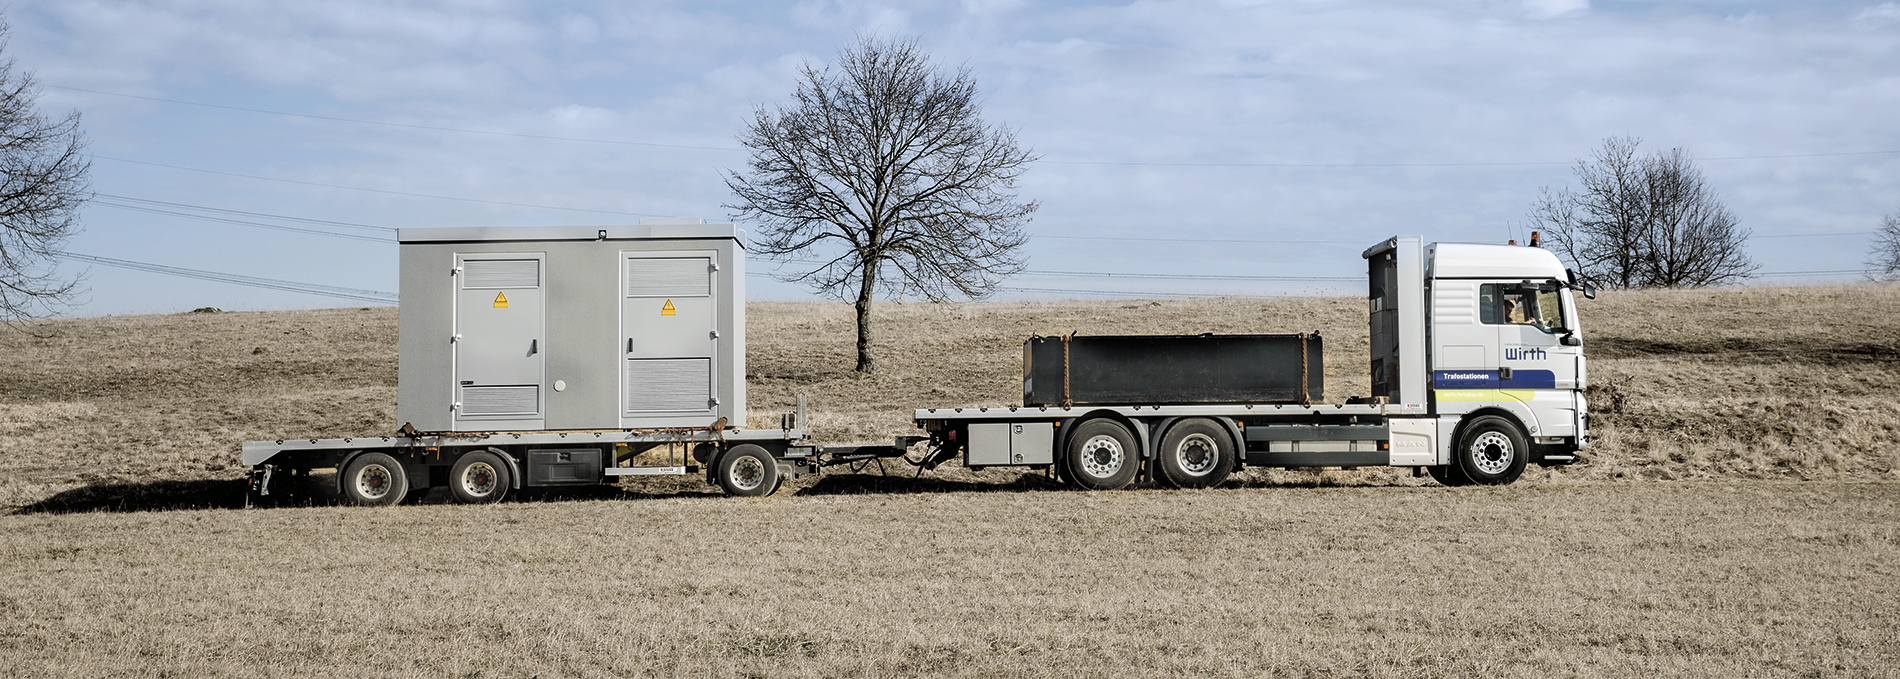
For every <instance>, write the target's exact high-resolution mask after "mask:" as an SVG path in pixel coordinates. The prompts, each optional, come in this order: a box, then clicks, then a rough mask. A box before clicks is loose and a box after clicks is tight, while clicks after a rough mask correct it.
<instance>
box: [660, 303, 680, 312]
mask: <svg viewBox="0 0 1900 679" xmlns="http://www.w3.org/2000/svg"><path fill="white" fill-rule="evenodd" d="M660 315H661V316H678V315H680V312H679V310H678V309H674V308H673V300H670V299H669V300H666V306H663V307H660Z"/></svg>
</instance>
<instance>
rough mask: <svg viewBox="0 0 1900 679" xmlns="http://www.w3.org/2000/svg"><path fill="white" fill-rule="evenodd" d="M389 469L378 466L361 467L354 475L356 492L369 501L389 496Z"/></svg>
mask: <svg viewBox="0 0 1900 679" xmlns="http://www.w3.org/2000/svg"><path fill="white" fill-rule="evenodd" d="M389 485H390V479H389V469H387V468H385V467H383V466H382V465H380V464H372V465H369V466H366V467H363V470H362V471H360V472H357V474H356V492H357V493H358V494H360V495H362V496H363V497H366V498H369V499H371V500H374V499H377V498H380V497H382V496H384V495H388V494H389Z"/></svg>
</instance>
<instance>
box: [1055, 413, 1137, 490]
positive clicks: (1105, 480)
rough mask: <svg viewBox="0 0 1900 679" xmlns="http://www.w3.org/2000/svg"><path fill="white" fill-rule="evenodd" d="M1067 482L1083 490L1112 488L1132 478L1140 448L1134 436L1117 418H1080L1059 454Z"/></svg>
mask: <svg viewBox="0 0 1900 679" xmlns="http://www.w3.org/2000/svg"><path fill="white" fill-rule="evenodd" d="M1062 464H1063V466H1065V467H1066V470H1065V471H1067V472H1068V474H1069V482H1070V483H1074V484H1075V485H1076V487H1078V488H1081V489H1083V490H1116V489H1118V488H1124V487H1126V486H1127V485H1128V484H1129V483H1130V482H1132V481H1134V480H1135V472H1136V471H1137V470H1138V469H1139V468H1140V467H1141V451H1140V449H1138V448H1136V447H1135V436H1134V434H1130V433H1129V432H1128V428H1127V427H1124V426H1122V424H1121V423H1120V422H1116V421H1114V420H1109V419H1094V420H1089V421H1087V422H1083V423H1082V424H1081V426H1078V427H1076V428H1075V432H1074V433H1071V434H1069V448H1068V450H1067V451H1065V452H1064V454H1063V456H1062Z"/></svg>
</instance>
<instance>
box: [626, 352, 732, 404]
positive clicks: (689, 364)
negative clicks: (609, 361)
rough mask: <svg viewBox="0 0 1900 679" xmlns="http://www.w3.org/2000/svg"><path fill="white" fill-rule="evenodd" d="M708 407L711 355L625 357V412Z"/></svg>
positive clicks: (710, 397)
mask: <svg viewBox="0 0 1900 679" xmlns="http://www.w3.org/2000/svg"><path fill="white" fill-rule="evenodd" d="M711 408H712V360H711V359H706V358H637V359H631V360H628V361H627V412H630V413H637V412H654V411H677V410H708V409H711Z"/></svg>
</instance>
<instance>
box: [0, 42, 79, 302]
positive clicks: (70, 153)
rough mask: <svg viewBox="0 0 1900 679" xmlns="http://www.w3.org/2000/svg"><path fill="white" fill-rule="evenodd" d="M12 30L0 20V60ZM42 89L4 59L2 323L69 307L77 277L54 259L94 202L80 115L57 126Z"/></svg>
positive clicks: (0, 93) (0, 74)
mask: <svg viewBox="0 0 1900 679" xmlns="http://www.w3.org/2000/svg"><path fill="white" fill-rule="evenodd" d="M6 33H7V24H6V21H5V20H4V19H0V54H3V53H4V52H5V50H6V37H5V36H6ZM38 100H39V85H38V83H37V82H35V81H34V79H33V75H32V74H31V73H16V72H15V71H14V69H13V60H12V59H0V322H6V323H15V322H18V321H23V320H29V319H33V318H40V317H44V316H47V315H50V314H51V313H52V312H53V310H54V308H55V307H56V306H57V305H61V304H64V303H66V302H67V300H68V299H69V298H70V297H71V296H72V294H73V292H74V290H76V289H77V287H78V284H79V282H78V278H77V277H71V278H68V277H62V276H60V275H59V272H58V271H57V257H58V255H59V252H60V250H61V248H62V246H63V245H64V244H65V242H66V239H67V238H68V237H69V236H71V235H72V234H73V233H75V232H76V231H77V230H78V228H79V225H78V217H79V207H80V205H82V204H84V203H85V202H86V200H87V199H88V198H90V197H91V191H90V186H91V182H90V176H89V175H90V172H91V168H92V163H91V161H89V160H87V159H86V157H85V155H83V151H84V150H85V148H86V140H85V136H84V134H82V133H81V131H80V129H79V112H78V111H73V112H70V113H67V114H66V115H65V117H62V118H58V119H53V118H48V117H46V116H43V115H40V112H39V110H38V108H37V107H36V106H35V104H36V103H37V102H38Z"/></svg>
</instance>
